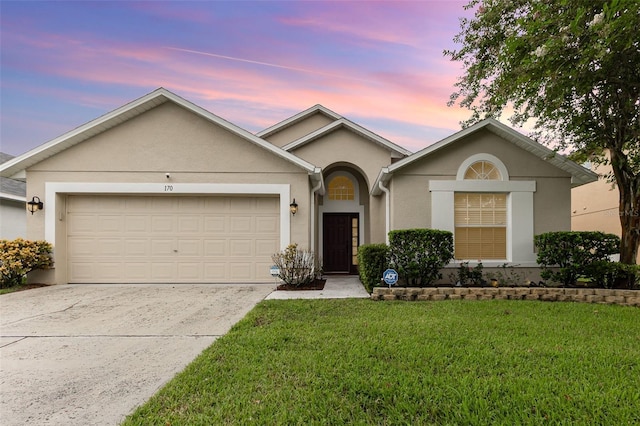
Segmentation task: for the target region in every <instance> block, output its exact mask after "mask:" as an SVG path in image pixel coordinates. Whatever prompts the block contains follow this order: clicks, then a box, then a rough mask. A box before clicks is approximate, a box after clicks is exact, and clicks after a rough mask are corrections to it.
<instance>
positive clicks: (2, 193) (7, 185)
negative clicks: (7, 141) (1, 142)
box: [0, 152, 27, 201]
mask: <svg viewBox="0 0 640 426" xmlns="http://www.w3.org/2000/svg"><path fill="white" fill-rule="evenodd" d="M13 158H14V156H13V155H9V154H5V153H4V152H0V164H3V163H6V162H7V161H9V160H11V159H13ZM26 193H27V184H26V183H25V182H22V181H19V180H15V179H9V178H6V177H0V198H4V199H7V200H14V201H25V200H26V198H25V195H26Z"/></svg>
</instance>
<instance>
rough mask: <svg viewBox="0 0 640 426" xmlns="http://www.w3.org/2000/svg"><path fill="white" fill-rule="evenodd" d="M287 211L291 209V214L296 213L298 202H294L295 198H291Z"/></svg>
mask: <svg viewBox="0 0 640 426" xmlns="http://www.w3.org/2000/svg"><path fill="white" fill-rule="evenodd" d="M289 211H291V214H292V215H294V216H295V215H296V213H298V203H296V199H295V198H294V199H293V202H292V203H291V204H289Z"/></svg>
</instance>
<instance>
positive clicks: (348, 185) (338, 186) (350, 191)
mask: <svg viewBox="0 0 640 426" xmlns="http://www.w3.org/2000/svg"><path fill="white" fill-rule="evenodd" d="M328 187H329V188H328V189H329V191H328V192H329V199H330V200H351V201H353V200H354V198H355V191H354V187H353V182H352V181H351V179H349V178H348V177H346V176H336V177H334V178H333V179H331V181H330V182H329V185H328Z"/></svg>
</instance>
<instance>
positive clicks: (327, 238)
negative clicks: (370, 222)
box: [322, 213, 359, 274]
mask: <svg viewBox="0 0 640 426" xmlns="http://www.w3.org/2000/svg"><path fill="white" fill-rule="evenodd" d="M358 219H359V218H358V214H357V213H325V214H324V215H323V222H322V241H323V243H322V244H323V258H322V260H323V266H324V271H325V272H327V273H343V274H355V273H357V258H356V255H357V250H358V222H359V221H358Z"/></svg>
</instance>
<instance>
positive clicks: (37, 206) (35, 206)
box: [27, 197, 44, 214]
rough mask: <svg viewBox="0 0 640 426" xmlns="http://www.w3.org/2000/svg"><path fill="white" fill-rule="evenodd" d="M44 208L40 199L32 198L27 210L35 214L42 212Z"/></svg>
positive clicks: (28, 202)
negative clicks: (38, 211)
mask: <svg viewBox="0 0 640 426" xmlns="http://www.w3.org/2000/svg"><path fill="white" fill-rule="evenodd" d="M43 208H44V203H43V202H42V201H40V198H39V197H32V198H31V201H27V210H29V211H30V212H31V214H34V213H35V212H36V210H42V209H43Z"/></svg>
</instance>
